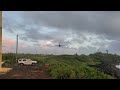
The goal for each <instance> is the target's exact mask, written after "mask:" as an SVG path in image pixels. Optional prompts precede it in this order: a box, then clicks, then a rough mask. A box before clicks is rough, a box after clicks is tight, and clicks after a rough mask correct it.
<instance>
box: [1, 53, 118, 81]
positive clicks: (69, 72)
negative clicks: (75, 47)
mask: <svg viewBox="0 0 120 90" xmlns="http://www.w3.org/2000/svg"><path fill="white" fill-rule="evenodd" d="M24 57H26V58H30V59H32V60H36V61H38V65H44V64H49V71H48V72H49V75H50V76H51V77H52V78H54V79H115V77H113V76H111V75H109V74H106V73H105V72H103V71H101V70H100V69H99V68H97V67H95V65H98V64H101V63H102V62H103V61H105V59H106V61H107V60H108V61H107V62H118V61H120V56H118V55H112V54H109V55H107V54H104V53H95V54H90V55H33V54H19V55H18V58H24ZM2 58H3V61H5V63H4V65H3V66H6V67H10V66H11V65H13V64H15V54H13V53H9V54H3V56H2ZM103 58H104V59H103Z"/></svg>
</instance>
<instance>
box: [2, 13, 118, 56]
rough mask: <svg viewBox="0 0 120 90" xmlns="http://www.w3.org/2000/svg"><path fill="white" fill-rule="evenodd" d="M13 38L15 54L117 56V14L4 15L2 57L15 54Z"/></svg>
mask: <svg viewBox="0 0 120 90" xmlns="http://www.w3.org/2000/svg"><path fill="white" fill-rule="evenodd" d="M16 35H18V36H19V38H18V42H19V44H18V53H33V54H35V53H37V54H76V53H78V54H91V53H95V52H97V51H98V50H99V51H100V52H103V53H106V50H108V51H109V53H113V54H115V53H116V54H119V55H120V11H3V12H2V52H3V53H7V52H15V51H16ZM59 43H61V44H62V45H63V46H62V47H58V46H57V45H58V44H59Z"/></svg>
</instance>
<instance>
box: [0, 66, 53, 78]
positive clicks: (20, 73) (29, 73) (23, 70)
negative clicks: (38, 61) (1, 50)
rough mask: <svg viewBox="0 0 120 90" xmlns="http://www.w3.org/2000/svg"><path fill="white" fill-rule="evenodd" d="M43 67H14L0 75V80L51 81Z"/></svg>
mask: <svg viewBox="0 0 120 90" xmlns="http://www.w3.org/2000/svg"><path fill="white" fill-rule="evenodd" d="M47 71H48V68H47V67H45V66H42V67H38V66H14V67H13V70H12V71H10V72H8V73H7V74H2V75H0V79H52V78H51V77H50V76H49V74H48V72H47Z"/></svg>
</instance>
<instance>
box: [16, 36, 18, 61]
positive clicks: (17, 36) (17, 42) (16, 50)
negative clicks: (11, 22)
mask: <svg viewBox="0 0 120 90" xmlns="http://www.w3.org/2000/svg"><path fill="white" fill-rule="evenodd" d="M17 54H18V35H17V38H16V63H17Z"/></svg>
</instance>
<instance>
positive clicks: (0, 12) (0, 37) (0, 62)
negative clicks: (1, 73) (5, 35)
mask: <svg viewBox="0 0 120 90" xmlns="http://www.w3.org/2000/svg"><path fill="white" fill-rule="evenodd" d="M1 66H2V11H0V68H1Z"/></svg>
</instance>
